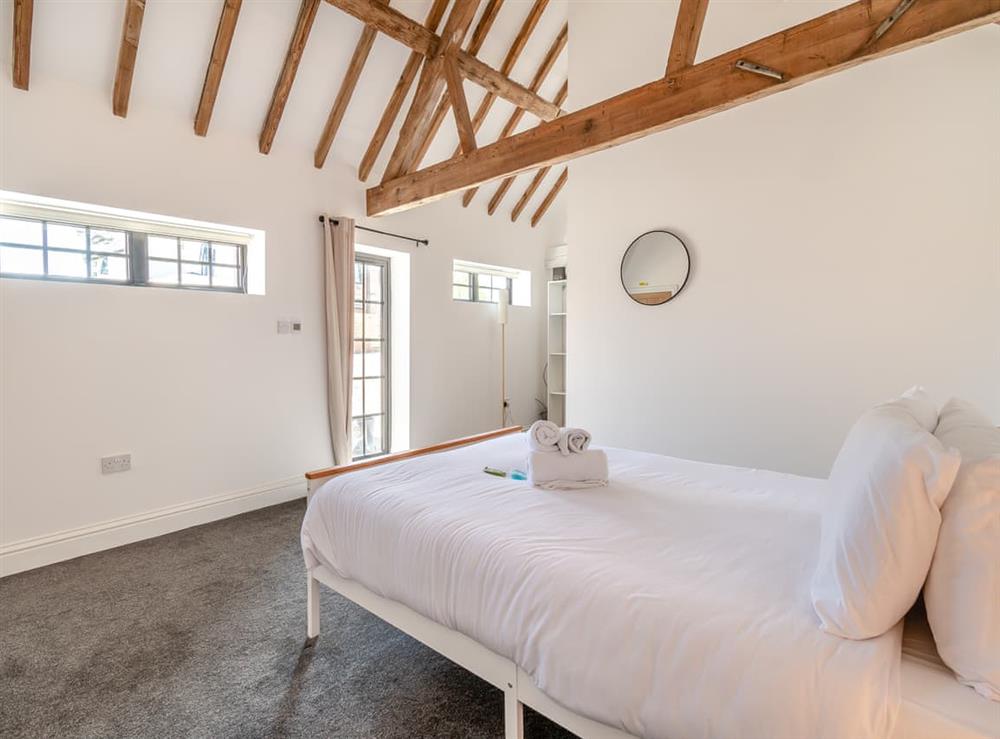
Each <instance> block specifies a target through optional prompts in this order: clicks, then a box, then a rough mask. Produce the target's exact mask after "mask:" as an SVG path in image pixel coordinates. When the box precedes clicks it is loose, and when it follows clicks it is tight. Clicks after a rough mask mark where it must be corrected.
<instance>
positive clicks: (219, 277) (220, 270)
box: [212, 266, 240, 287]
mask: <svg viewBox="0 0 1000 739" xmlns="http://www.w3.org/2000/svg"><path fill="white" fill-rule="evenodd" d="M239 280H240V277H239V270H238V269H237V268H236V267H215V266H213V267H212V285H214V286H215V287H239V286H240V282H239Z"/></svg>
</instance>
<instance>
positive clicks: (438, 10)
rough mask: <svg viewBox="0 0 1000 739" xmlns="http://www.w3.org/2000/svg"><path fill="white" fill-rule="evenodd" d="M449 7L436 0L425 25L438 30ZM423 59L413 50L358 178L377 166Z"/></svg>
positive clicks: (374, 134) (365, 177) (381, 119)
mask: <svg viewBox="0 0 1000 739" xmlns="http://www.w3.org/2000/svg"><path fill="white" fill-rule="evenodd" d="M447 7H448V0H434V4H433V5H432V6H431V9H430V10H429V11H428V12H427V18H426V19H425V20H424V25H425V26H427V28H429V29H430V30H431V31H435V30H437V27H438V25H439V24H440V23H441V19H442V18H443V17H444V11H445V9H446V8H447ZM423 59H424V57H423V54H421V53H420V52H419V51H411V52H410V56H409V58H408V59H407V60H406V65H405V66H404V67H403V71H402V73H401V74H400V75H399V81H398V82H396V87H395V88H394V89H393V91H392V95H391V96H390V97H389V102H387V103H386V105H385V109H384V110H383V111H382V117H381V118H380V119H379V122H378V126H377V127H376V128H375V132H374V133H373V134H372V138H371V141H370V142H369V143H368V148H367V149H366V150H365V155H364V156H363V157H362V158H361V164H360V165H359V166H358V179H359V180H361V181H362V182H364V181H365V180H367V179H368V175H370V174H371V171H372V167H374V166H375V161H376V160H377V159H378V155H379V154H381V153H382V147H383V146H385V141H386V139H387V138H389V132H390V131H391V130H392V127H393V125H395V123H396V118H398V117H399V111H400V110H402V109H403V102H404V101H405V100H406V96H407V95H408V94H409V93H410V88H411V87H413V81H414V80H416V79H417V72H419V71H420V63H421V62H422V61H423Z"/></svg>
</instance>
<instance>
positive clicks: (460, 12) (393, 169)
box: [384, 0, 479, 179]
mask: <svg viewBox="0 0 1000 739" xmlns="http://www.w3.org/2000/svg"><path fill="white" fill-rule="evenodd" d="M478 5H479V0H455V2H454V4H453V5H452V7H451V13H449V15H448V20H447V21H445V24H444V31H442V33H441V38H442V39H443V40H446V41H444V42H443V43H442V44H441V45H440V49H441V51H440V53H436V54H435V55H434V56H430V57H428V58H427V59H426V60H424V65H423V68H422V69H421V70H420V81H419V82H418V83H417V91H416V93H414V95H413V102H412V103H410V110H409V111H408V112H407V114H406V118H405V119H403V125H402V127H401V128H400V130H399V138H398V139H397V140H396V147H395V148H394V149H393V151H392V156H391V157H389V164H388V165H387V166H386V170H385V174H384V177H385V178H387V179H392V178H394V177H399V176H400V175H401V174H403V173H405V172H408V171H409V170H410V168H411V167H412V166H413V157H414V153H415V151H414V150H415V148H416V143H417V142H419V141H422V140H423V137H424V136H426V135H427V132H428V131H429V130H430V127H431V124H432V122H433V114H434V105H435V104H436V101H438V100H440V98H441V94H442V93H443V92H444V86H445V78H444V58H445V56H446V55H448V54H453V53H455V52H456V51H458V50H459V48H460V47H461V44H462V41H464V40H465V34H466V33H467V32H468V30H469V26H470V25H472V19H473V17H474V16H475V14H476V7H477V6H478Z"/></svg>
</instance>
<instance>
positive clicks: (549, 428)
mask: <svg viewBox="0 0 1000 739" xmlns="http://www.w3.org/2000/svg"><path fill="white" fill-rule="evenodd" d="M561 436H562V434H561V433H560V431H559V427H558V426H556V425H555V424H554V423H552V421H535V422H534V423H533V424H531V428H529V429H528V448H530V449H531V451H533V452H556V451H559V439H560V437H561Z"/></svg>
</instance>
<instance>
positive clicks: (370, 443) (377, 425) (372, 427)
mask: <svg viewBox="0 0 1000 739" xmlns="http://www.w3.org/2000/svg"><path fill="white" fill-rule="evenodd" d="M383 451H385V450H384V449H383V447H382V416H366V417H365V454H380V453H381V452H383Z"/></svg>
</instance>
